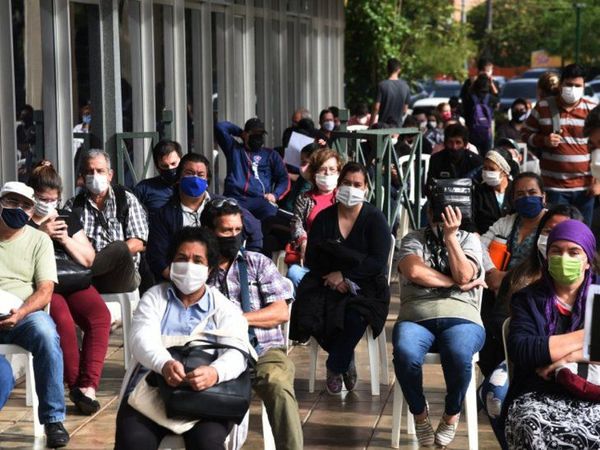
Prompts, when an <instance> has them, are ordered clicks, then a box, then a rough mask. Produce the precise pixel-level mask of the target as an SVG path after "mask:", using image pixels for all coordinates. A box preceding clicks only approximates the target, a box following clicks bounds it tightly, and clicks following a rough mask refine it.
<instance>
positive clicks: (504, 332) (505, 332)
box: [502, 317, 513, 382]
mask: <svg viewBox="0 0 600 450" xmlns="http://www.w3.org/2000/svg"><path fill="white" fill-rule="evenodd" d="M509 330H510V317H509V318H507V319H506V320H505V321H504V323H503V324H502V345H503V346H504V359H506V367H507V369H508V381H509V382H510V380H512V374H513V365H512V363H511V362H510V359H509V358H508V345H507V343H506V341H507V340H508V331H509Z"/></svg>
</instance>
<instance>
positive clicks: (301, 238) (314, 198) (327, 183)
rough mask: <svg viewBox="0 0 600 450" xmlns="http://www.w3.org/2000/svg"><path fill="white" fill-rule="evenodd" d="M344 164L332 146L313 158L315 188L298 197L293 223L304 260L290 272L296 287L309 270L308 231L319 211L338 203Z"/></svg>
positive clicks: (311, 174) (309, 169) (311, 173)
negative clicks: (340, 176) (307, 256)
mask: <svg viewBox="0 0 600 450" xmlns="http://www.w3.org/2000/svg"><path fill="white" fill-rule="evenodd" d="M342 165H343V161H342V158H341V157H340V155H339V153H338V152H336V151H334V150H331V149H321V150H318V151H317V152H315V153H313V155H312V156H311V158H310V160H309V163H308V167H307V174H308V177H309V179H310V181H311V184H312V186H313V188H312V190H310V191H308V192H305V193H304V194H302V195H301V196H299V197H298V199H297V200H296V204H295V205H294V217H293V218H292V223H291V227H292V242H293V243H294V244H295V247H296V248H297V249H298V250H299V251H300V264H293V265H292V266H290V268H289V270H288V274H287V276H288V278H289V279H290V280H292V283H294V287H297V286H298V284H300V280H302V277H304V275H305V274H306V273H307V272H308V269H307V268H306V267H304V255H305V253H306V245H307V238H308V232H309V231H310V228H311V225H312V223H313V222H314V220H315V217H317V214H319V213H320V212H321V211H322V210H324V209H325V208H328V207H329V206H331V205H333V204H334V203H335V192H336V187H337V182H338V177H339V173H340V170H341V169H342Z"/></svg>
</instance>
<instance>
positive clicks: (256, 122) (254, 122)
mask: <svg viewBox="0 0 600 450" xmlns="http://www.w3.org/2000/svg"><path fill="white" fill-rule="evenodd" d="M244 131H245V132H246V133H249V132H250V131H262V132H263V133H265V134H267V132H266V131H265V124H264V123H262V120H260V119H259V118H258V117H253V118H252V119H248V120H247V121H246V124H245V125H244Z"/></svg>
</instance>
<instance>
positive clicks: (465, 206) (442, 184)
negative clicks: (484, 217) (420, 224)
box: [430, 178, 473, 222]
mask: <svg viewBox="0 0 600 450" xmlns="http://www.w3.org/2000/svg"><path fill="white" fill-rule="evenodd" d="M430 197H431V198H430V200H431V207H432V209H433V221H434V222H442V212H444V208H446V206H448V205H450V206H457V207H458V208H459V209H460V212H461V214H462V218H463V221H465V220H471V218H472V216H473V206H472V197H473V180H471V179H470V178H451V179H447V178H434V179H433V182H432V184H431V196H430Z"/></svg>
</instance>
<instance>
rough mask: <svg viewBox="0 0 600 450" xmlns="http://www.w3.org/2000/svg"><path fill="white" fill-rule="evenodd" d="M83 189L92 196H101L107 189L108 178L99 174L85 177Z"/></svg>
mask: <svg viewBox="0 0 600 450" xmlns="http://www.w3.org/2000/svg"><path fill="white" fill-rule="evenodd" d="M85 187H86V188H87V190H88V191H90V192H91V193H92V194H96V195H98V194H102V193H103V192H105V191H106V190H107V189H108V177H107V176H106V175H101V174H94V175H86V176H85Z"/></svg>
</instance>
